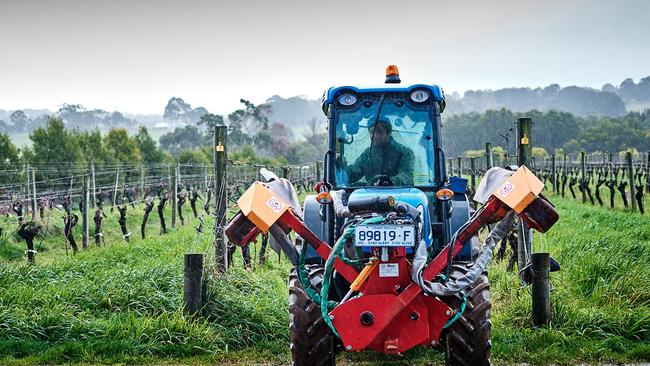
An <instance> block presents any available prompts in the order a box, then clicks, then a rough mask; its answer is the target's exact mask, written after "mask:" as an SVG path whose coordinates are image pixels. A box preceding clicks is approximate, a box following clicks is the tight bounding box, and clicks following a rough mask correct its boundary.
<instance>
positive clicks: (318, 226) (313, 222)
mask: <svg viewBox="0 0 650 366" xmlns="http://www.w3.org/2000/svg"><path fill="white" fill-rule="evenodd" d="M322 207H323V206H322V205H321V204H320V203H318V201H316V195H313V194H312V195H309V196H307V197H306V198H305V203H304V206H303V215H304V216H303V220H304V223H305V226H307V228H308V229H309V230H311V231H312V232H313V233H314V234H316V236H317V237H318V238H319V239H320V240H322V241H325V242H326V237H327V225H326V223H325V221H323V220H321V215H320V210H321V208H322ZM296 242H297V244H300V245H309V244H307V243H305V241H304V240H303V239H302V238H301V237H300V236H297V237H296ZM321 259H322V258H321V257H320V255H318V253H316V249H314V248H313V247H312V246H311V245H310V246H309V248H307V255H306V256H305V262H306V263H315V262H318V263H320V261H321Z"/></svg>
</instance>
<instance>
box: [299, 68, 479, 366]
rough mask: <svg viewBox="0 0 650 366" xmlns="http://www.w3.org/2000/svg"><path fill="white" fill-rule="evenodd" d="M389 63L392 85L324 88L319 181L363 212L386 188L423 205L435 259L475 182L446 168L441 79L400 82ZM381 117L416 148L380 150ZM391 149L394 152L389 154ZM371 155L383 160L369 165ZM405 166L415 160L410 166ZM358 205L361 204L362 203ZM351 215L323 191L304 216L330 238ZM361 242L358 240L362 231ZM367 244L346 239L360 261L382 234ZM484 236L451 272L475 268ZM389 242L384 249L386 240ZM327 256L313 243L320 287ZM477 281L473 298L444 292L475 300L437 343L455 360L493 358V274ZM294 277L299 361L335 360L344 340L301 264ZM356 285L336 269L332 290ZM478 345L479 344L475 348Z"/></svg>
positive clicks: (310, 252) (423, 225) (424, 228)
mask: <svg viewBox="0 0 650 366" xmlns="http://www.w3.org/2000/svg"><path fill="white" fill-rule="evenodd" d="M386 71H387V72H386V83H385V84H384V85H381V86H378V87H370V88H361V87H357V86H339V87H332V88H330V89H328V90H327V91H326V92H325V94H324V97H323V102H322V109H323V112H324V113H325V115H326V116H327V133H328V141H329V146H328V150H327V152H326V154H325V157H324V164H323V166H324V177H323V182H324V185H325V186H326V187H322V188H321V189H328V190H330V192H332V193H334V192H336V195H335V203H336V201H340V203H341V204H342V205H343V206H346V205H349V204H352V205H353V206H354V207H357V209H356V212H355V214H358V213H360V212H364V213H366V214H368V215H372V214H373V213H375V212H378V211H381V210H380V207H379V206H381V205H382V204H384V205H385V204H386V203H385V202H384V203H382V198H385V197H392V199H393V200H394V201H395V202H402V203H406V204H408V206H409V208H415V209H416V210H418V212H419V213H420V220H419V223H418V225H419V227H418V228H417V229H418V231H419V232H421V238H422V239H423V242H424V243H425V245H426V248H427V252H428V255H429V256H430V257H431V258H433V257H434V256H435V255H436V254H438V253H439V252H440V251H441V250H442V248H443V247H444V246H445V245H446V244H447V243H448V242H449V241H450V239H451V237H452V234H453V233H454V232H456V230H457V229H458V228H460V227H461V226H462V225H463V224H465V223H466V222H467V221H468V219H469V217H470V213H471V208H470V205H469V200H468V197H467V195H466V194H465V189H466V183H467V181H466V180H465V179H463V178H460V177H451V179H450V177H448V176H447V172H446V167H445V163H444V162H445V158H444V150H443V148H442V146H443V141H442V134H441V127H442V121H441V114H442V112H443V111H444V110H445V105H446V103H445V95H444V92H443V90H442V89H441V88H440V87H439V86H436V85H426V84H416V85H409V86H406V85H402V84H401V83H400V78H399V74H398V71H397V67H395V66H389V67H388V68H387V70H386ZM380 123H384V124H389V128H388V129H389V130H390V137H389V138H390V143H394V144H398V145H399V146H400V147H404V148H406V149H408V150H409V151H407V152H406V153H404V152H403V151H387V152H386V151H381V150H380V148H376V152H373V151H372V150H373V145H374V144H373V140H377V139H378V138H379V136H378V135H377V134H378V133H380V132H382V129H381V128H379V124H380ZM384 130H386V129H385V128H384ZM400 149H401V150H403V148H400ZM400 149H398V150H400ZM384 150H386V149H384ZM390 153H393V154H394V155H393V156H390ZM382 154H383V155H385V156H381V155H382ZM370 155H372V156H370ZM395 155H397V156H395ZM396 159H397V160H400V159H401V160H402V161H399V162H398V164H400V165H402V166H400V167H397V168H396V167H394V166H391V164H382V163H386V162H388V161H393V160H396ZM404 160H408V161H404ZM378 163H379V164H378ZM371 164H375V165H378V166H367V165H371ZM362 165H366V169H365V170H364V169H363V168H361V169H359V167H360V166H362ZM404 165H408V166H407V167H406V168H404ZM382 169H384V170H385V171H382ZM373 170H375V171H373ZM364 173H366V174H364ZM405 175H408V176H406V177H405ZM443 188H448V190H447V191H449V189H450V190H451V192H453V193H452V194H453V195H452V196H451V197H449V198H451V199H450V200H448V201H444V203H443V201H440V200H438V199H437V198H436V192H438V191H440V190H441V189H443ZM359 206H362V207H361V208H360V209H359V208H358V207H359ZM344 216H345V215H343V217H342V216H341V215H337V214H336V212H335V206H334V205H322V204H321V203H319V202H318V200H317V197H316V196H309V197H307V199H306V200H305V206H304V221H305V224H306V225H307V227H309V229H311V230H312V231H313V232H314V233H316V234H317V235H318V236H319V238H320V239H322V240H323V241H325V242H327V243H329V244H330V245H331V246H334V244H335V243H336V242H337V240H338V239H339V238H340V237H341V236H342V235H343V233H344V231H345V227H346V225H347V224H348V223H349V222H350V220H352V216H354V215H352V214H351V215H349V217H344ZM382 234H383V233H382ZM388 234H389V235H392V234H393V233H392V232H388ZM395 234H396V235H399V234H400V233H395ZM364 239H365V238H364ZM371 239H374V238H371ZM354 241H356V242H357V244H358V242H359V238H358V237H357V238H355V240H354ZM365 243H366V244H368V245H365V246H360V245H357V247H356V249H355V248H347V251H348V252H351V253H349V256H350V257H354V258H357V260H359V259H358V258H363V257H368V256H370V255H371V253H372V251H373V250H374V249H375V248H376V246H377V244H376V241H373V240H368V241H366V242H365ZM476 244H477V243H476V239H475V238H473V239H472V240H469V241H468V242H467V243H466V244H465V245H464V246H463V249H462V251H461V252H460V254H459V255H458V256H457V257H456V258H455V261H456V262H457V263H454V264H452V265H450V267H449V268H448V269H447V270H446V271H445V273H446V274H447V275H449V276H461V275H462V274H463V273H464V272H465V271H467V265H466V264H467V263H468V262H470V261H471V260H472V258H473V254H475V253H476V250H477V249H478V248H477V245H476ZM359 248H360V249H359ZM383 248H384V249H383V250H384V251H386V247H383ZM413 251H414V248H413V247H410V246H407V247H406V255H407V257H408V258H412V257H413ZM384 255H386V253H384ZM321 262H322V259H321V257H320V256H318V254H317V253H316V252H315V250H314V249H313V248H311V247H308V249H307V251H306V254H305V263H306V264H305V266H306V269H307V272H308V274H309V278H310V281H311V282H313V283H314V284H315V286H316V287H318V288H320V282H321V281H322V275H323V267H322V263H321ZM472 285H473V289H474V291H473V292H472V291H470V295H471V298H461V297H460V296H455V295H454V296H450V297H449V298H448V299H446V301H447V302H448V303H449V304H450V305H452V306H453V305H457V306H461V305H462V304H467V301H469V302H470V303H471V305H470V307H469V308H468V309H470V308H471V309H473V310H470V311H469V313H468V314H463V315H462V317H463V319H462V321H461V322H458V321H456V322H454V324H456V326H453V325H452V326H450V327H448V328H447V329H446V333H445V334H444V335H443V337H441V342H433V346H435V347H442V348H444V349H445V350H446V351H447V352H448V354H449V355H450V357H451V358H452V359H451V363H452V364H465V363H467V364H474V365H476V364H486V362H488V361H487V360H488V357H489V349H490V324H489V315H490V302H489V292H488V286H487V277H486V276H484V275H482V276H480V277H479V278H478V279H477V280H476V282H475V283H474V284H472ZM290 286H291V289H290V294H291V296H290V313H291V319H292V322H291V342H292V346H291V350H292V353H293V357H294V362H295V364H296V365H307V364H312V365H313V364H321V361H320V360H322V364H331V363H332V362H333V360H334V353H335V351H336V350H337V348H341V349H345V345H343V344H341V342H340V341H339V340H338V338H337V337H335V336H334V335H332V334H331V331H330V329H329V328H328V327H327V325H325V323H324V322H323V319H322V317H321V313H320V310H319V309H318V307H316V308H312V307H310V306H305V305H306V304H308V303H309V302H310V299H309V297H308V295H307V294H306V293H305V292H304V291H303V290H302V287H301V285H300V281H299V278H298V275H297V273H296V272H294V274H293V275H292V277H291V279H290ZM349 286H350V285H349V283H347V282H346V281H345V280H344V279H342V278H341V277H340V276H336V273H334V277H333V279H332V284H331V287H332V290H331V293H332V295H331V296H332V297H335V298H339V300H340V299H343V298H344V297H345V296H346V294H347V292H348V291H349ZM461 324H462V325H461ZM459 325H461V326H459ZM468 326H469V327H470V328H471V329H472V330H471V331H469V330H468V328H467V327H468ZM314 332H320V334H313V333H314ZM441 343H442V344H441ZM470 349H471V352H468V350H470ZM316 355H317V356H316ZM315 360H319V361H318V362H316V361H315ZM454 360H457V361H458V362H456V361H454Z"/></svg>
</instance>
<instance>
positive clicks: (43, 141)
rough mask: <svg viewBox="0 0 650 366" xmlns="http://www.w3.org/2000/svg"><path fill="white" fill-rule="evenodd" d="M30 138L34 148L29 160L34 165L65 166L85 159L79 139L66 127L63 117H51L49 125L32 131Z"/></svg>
mask: <svg viewBox="0 0 650 366" xmlns="http://www.w3.org/2000/svg"><path fill="white" fill-rule="evenodd" d="M29 138H30V140H32V149H31V150H30V151H29V154H28V155H29V157H28V161H29V163H31V164H32V165H52V166H55V167H58V168H63V167H66V166H68V165H69V164H74V163H77V162H79V161H83V151H82V149H81V146H80V145H79V139H78V138H77V137H76V136H75V135H74V134H73V133H71V132H70V131H68V130H66V129H65V125H64V124H63V120H61V118H58V117H50V118H49V120H48V122H47V125H46V126H45V127H41V128H37V129H35V130H34V131H32V133H31V134H30V135H29ZM61 170H63V169H61Z"/></svg>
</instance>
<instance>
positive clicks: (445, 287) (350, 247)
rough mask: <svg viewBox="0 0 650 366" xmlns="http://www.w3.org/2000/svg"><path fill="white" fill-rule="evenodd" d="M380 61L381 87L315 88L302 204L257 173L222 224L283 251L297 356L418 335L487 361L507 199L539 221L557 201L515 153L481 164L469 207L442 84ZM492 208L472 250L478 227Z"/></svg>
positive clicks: (391, 350)
mask: <svg viewBox="0 0 650 366" xmlns="http://www.w3.org/2000/svg"><path fill="white" fill-rule="evenodd" d="M386 74H387V75H386V85H384V86H381V87H376V88H359V87H354V86H343V87H334V88H330V89H329V90H328V91H327V92H326V93H325V96H324V98H323V111H324V112H325V115H326V116H327V121H328V122H327V123H328V124H327V128H328V130H327V131H328V135H329V146H328V150H327V152H326V153H325V157H324V171H323V172H324V175H323V177H322V178H323V179H322V180H321V181H320V182H319V183H318V184H317V185H316V190H317V194H315V195H311V196H307V197H306V199H305V202H304V206H303V207H300V204H299V203H298V202H297V196H296V194H295V191H293V188H292V187H291V184H290V183H289V182H288V181H287V180H286V179H281V178H277V177H273V178H272V179H269V182H267V183H262V182H255V183H254V184H253V185H252V186H251V187H250V188H249V189H248V190H247V191H246V192H245V193H244V194H243V195H242V197H241V198H240V199H239V201H238V204H239V207H240V212H239V213H238V214H237V215H236V216H235V217H234V218H233V219H232V221H231V222H230V224H229V225H228V227H227V228H226V234H227V235H228V237H229V239H230V241H231V242H233V243H236V244H238V245H246V244H247V243H249V242H250V241H252V240H254V238H255V237H256V236H257V235H258V234H259V233H260V232H266V233H269V234H270V235H271V236H272V237H273V238H274V239H275V240H276V241H277V244H278V245H279V247H280V248H281V249H282V251H283V252H284V253H285V254H286V255H287V257H288V258H289V260H290V261H291V263H292V264H294V265H295V267H294V269H293V270H292V271H291V274H290V276H289V314H290V327H289V332H290V340H291V353H292V356H293V361H294V364H295V365H332V364H334V362H335V355H336V353H337V351H342V350H345V351H350V352H355V351H364V350H373V351H376V352H380V353H386V354H393V355H399V354H402V353H403V352H406V351H408V350H409V349H411V348H414V347H417V346H425V347H434V348H441V349H443V350H444V351H445V354H446V356H447V360H448V364H450V365H454V366H456V365H489V356H490V327H491V323H490V308H491V303H490V299H489V285H488V279H487V275H486V268H487V263H488V261H489V260H490V258H491V255H492V250H493V249H494V247H495V245H496V243H497V242H498V241H499V240H501V239H502V238H503V236H504V235H505V233H506V231H507V230H508V229H509V228H510V227H511V226H512V222H513V219H514V217H515V213H516V214H517V215H519V217H521V218H522V220H524V221H525V222H526V223H527V224H528V225H530V226H531V227H534V228H535V229H537V230H538V231H540V232H545V231H546V230H548V228H550V226H552V225H553V223H554V222H555V221H556V220H557V213H556V212H555V210H554V209H553V207H552V205H550V203H549V202H548V201H546V200H545V199H544V198H543V196H541V195H539V193H540V192H541V190H542V188H543V183H541V181H539V179H537V178H536V177H535V176H534V175H533V174H532V173H531V172H530V171H529V170H528V169H527V168H526V167H525V166H522V167H520V168H518V169H517V171H516V172H514V173H513V172H508V171H505V170H503V169H501V170H499V168H495V169H496V170H493V169H491V170H490V171H489V172H488V173H487V174H486V176H485V177H484V178H483V179H482V180H481V184H480V185H479V187H478V188H477V193H476V194H475V195H474V197H473V198H474V200H476V201H478V202H481V203H483V205H482V206H481V207H480V208H478V209H477V210H476V211H473V210H472V209H471V208H470V205H469V201H468V198H467V195H466V193H465V189H466V183H467V181H466V180H464V179H462V178H461V177H447V173H446V171H445V164H444V161H445V158H444V152H443V149H442V136H441V125H442V122H441V119H440V115H441V113H442V112H443V111H444V109H445V97H444V94H443V92H442V90H441V89H440V88H439V87H437V86H434V85H424V84H417V85H411V86H402V85H400V83H399V75H398V72H397V68H396V67H395V66H389V67H388V69H387V73H386ZM538 195H539V196H538ZM477 197H478V198H477ZM496 222H498V224H497V225H496V226H495V228H494V229H492V231H491V232H490V234H489V235H488V236H487V238H486V239H485V243H484V244H483V245H482V246H480V250H479V245H478V244H479V243H478V240H477V238H476V235H477V233H478V231H479V229H480V228H481V227H483V226H485V225H487V224H490V223H496ZM290 230H293V231H295V232H296V234H297V235H298V237H297V241H296V243H295V244H294V243H292V242H291V241H290V240H289V239H288V235H287V234H288V233H289V231H290Z"/></svg>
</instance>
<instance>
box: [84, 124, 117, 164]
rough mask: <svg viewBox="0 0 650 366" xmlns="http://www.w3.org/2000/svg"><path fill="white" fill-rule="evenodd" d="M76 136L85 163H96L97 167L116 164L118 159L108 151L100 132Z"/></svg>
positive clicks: (87, 132)
mask: <svg viewBox="0 0 650 366" xmlns="http://www.w3.org/2000/svg"><path fill="white" fill-rule="evenodd" d="M74 135H75V136H76V137H77V139H78V141H79V145H80V147H81V151H82V156H83V160H84V161H85V162H87V163H94V164H95V166H97V167H101V166H103V165H105V164H113V163H115V161H116V158H115V156H114V155H113V152H112V151H111V150H109V149H107V147H106V146H105V144H104V143H103V141H102V134H101V132H100V131H99V130H93V131H86V132H76V133H74Z"/></svg>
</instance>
